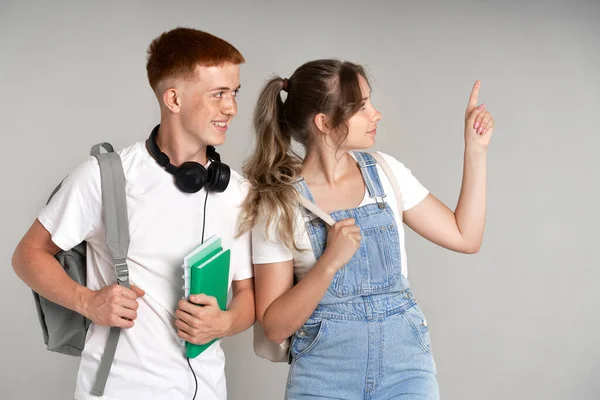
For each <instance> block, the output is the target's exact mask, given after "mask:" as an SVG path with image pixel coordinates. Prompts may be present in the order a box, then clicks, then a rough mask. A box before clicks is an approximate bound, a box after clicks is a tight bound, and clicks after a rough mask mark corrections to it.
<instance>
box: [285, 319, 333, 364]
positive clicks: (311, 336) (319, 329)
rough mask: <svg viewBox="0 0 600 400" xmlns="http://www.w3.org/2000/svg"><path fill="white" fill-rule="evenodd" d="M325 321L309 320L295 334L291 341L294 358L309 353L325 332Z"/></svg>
mask: <svg viewBox="0 0 600 400" xmlns="http://www.w3.org/2000/svg"><path fill="white" fill-rule="evenodd" d="M323 325H324V322H323V320H322V319H320V320H308V321H307V322H306V323H305V324H304V325H302V327H301V328H300V329H298V331H297V332H296V333H295V334H294V337H293V338H292V343H291V350H290V351H291V352H292V356H293V357H294V358H299V357H303V356H305V355H307V354H308V353H309V352H310V351H311V350H312V349H313V348H314V347H315V346H316V345H317V343H318V342H319V340H320V339H321V337H322V336H323V332H324V330H325V329H324V327H323Z"/></svg>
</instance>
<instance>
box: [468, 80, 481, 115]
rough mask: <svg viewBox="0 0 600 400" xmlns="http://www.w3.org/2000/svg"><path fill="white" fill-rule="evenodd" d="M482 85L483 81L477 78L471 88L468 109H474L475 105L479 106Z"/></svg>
mask: <svg viewBox="0 0 600 400" xmlns="http://www.w3.org/2000/svg"><path fill="white" fill-rule="evenodd" d="M480 86H481V81H480V80H477V81H476V82H475V84H474V85H473V89H472V90H471V96H470V97H469V105H468V106H467V111H469V112H470V111H473V110H474V109H475V107H477V98H478V97H479V87H480Z"/></svg>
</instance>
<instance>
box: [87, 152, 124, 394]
mask: <svg viewBox="0 0 600 400" xmlns="http://www.w3.org/2000/svg"><path fill="white" fill-rule="evenodd" d="M100 147H103V148H104V149H105V150H107V151H108V153H102V154H101V153H100ZM90 154H91V155H92V156H94V157H96V159H97V160H98V165H99V166H100V178H101V185H102V212H103V215H104V225H105V226H106V246H107V247H108V250H109V251H110V255H111V257H112V259H113V265H114V267H115V274H116V276H117V283H118V284H119V285H121V286H124V287H126V288H129V287H130V284H129V268H128V267H127V251H128V249H129V220H128V217H127V202H126V197H125V173H124V172H123V165H122V163H121V157H120V156H119V155H118V154H117V153H115V152H114V150H113V147H112V146H111V145H110V144H109V143H99V144H97V145H95V146H94V147H92V150H91V151H90ZM120 334H121V328H117V327H111V328H110V332H109V334H108V339H107V341H106V346H105V348H104V354H103V355H102V359H101V360H100V366H99V368H98V371H97V373H96V382H95V384H94V388H93V389H92V394H93V395H96V396H102V395H103V394H104V388H105V386H106V380H107V379H108V374H109V372H110V367H111V365H112V363H113V359H114V357H115V352H116V350H117V344H118V342H119V336H120Z"/></svg>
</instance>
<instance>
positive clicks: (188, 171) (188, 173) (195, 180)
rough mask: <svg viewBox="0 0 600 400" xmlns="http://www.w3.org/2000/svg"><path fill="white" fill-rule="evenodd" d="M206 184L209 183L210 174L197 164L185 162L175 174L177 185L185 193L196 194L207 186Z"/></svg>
mask: <svg viewBox="0 0 600 400" xmlns="http://www.w3.org/2000/svg"><path fill="white" fill-rule="evenodd" d="M206 182H208V172H207V171H206V168H204V167H203V166H202V165H200V164H198V163H197V162H193V161H188V162H184V163H183V164H181V166H180V167H179V168H178V169H177V172H176V173H175V185H176V186H177V188H179V190H181V191H182V192H185V193H196V192H197V191H199V190H200V189H202V188H203V187H204V185H206Z"/></svg>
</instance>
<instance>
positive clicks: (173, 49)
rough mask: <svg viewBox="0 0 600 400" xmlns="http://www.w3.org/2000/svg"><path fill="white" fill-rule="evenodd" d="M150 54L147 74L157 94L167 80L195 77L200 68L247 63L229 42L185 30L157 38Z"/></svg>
mask: <svg viewBox="0 0 600 400" xmlns="http://www.w3.org/2000/svg"><path fill="white" fill-rule="evenodd" d="M147 53H148V63H147V64H146V71H147V72H148V80H149V81H150V86H151V87H152V89H153V90H156V86H157V85H158V83H159V82H160V81H162V80H163V79H165V78H173V77H176V78H179V77H181V78H187V77H189V76H191V75H192V74H193V73H194V71H195V69H196V66H197V65H201V66H204V67H213V66H217V65H223V64H226V63H231V64H235V65H239V64H242V63H244V61H246V60H245V59H244V56H242V54H241V53H240V52H239V51H238V49H236V48H235V47H233V45H231V44H230V43H229V42H226V41H225V40H223V39H221V38H218V37H216V36H214V35H211V34H210V33H207V32H203V31H199V30H197V29H191V28H181V27H179V28H175V29H173V30H170V31H168V32H164V33H162V34H161V35H160V36H158V37H157V38H155V39H154V40H153V41H152V43H150V46H148V51H147Z"/></svg>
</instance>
